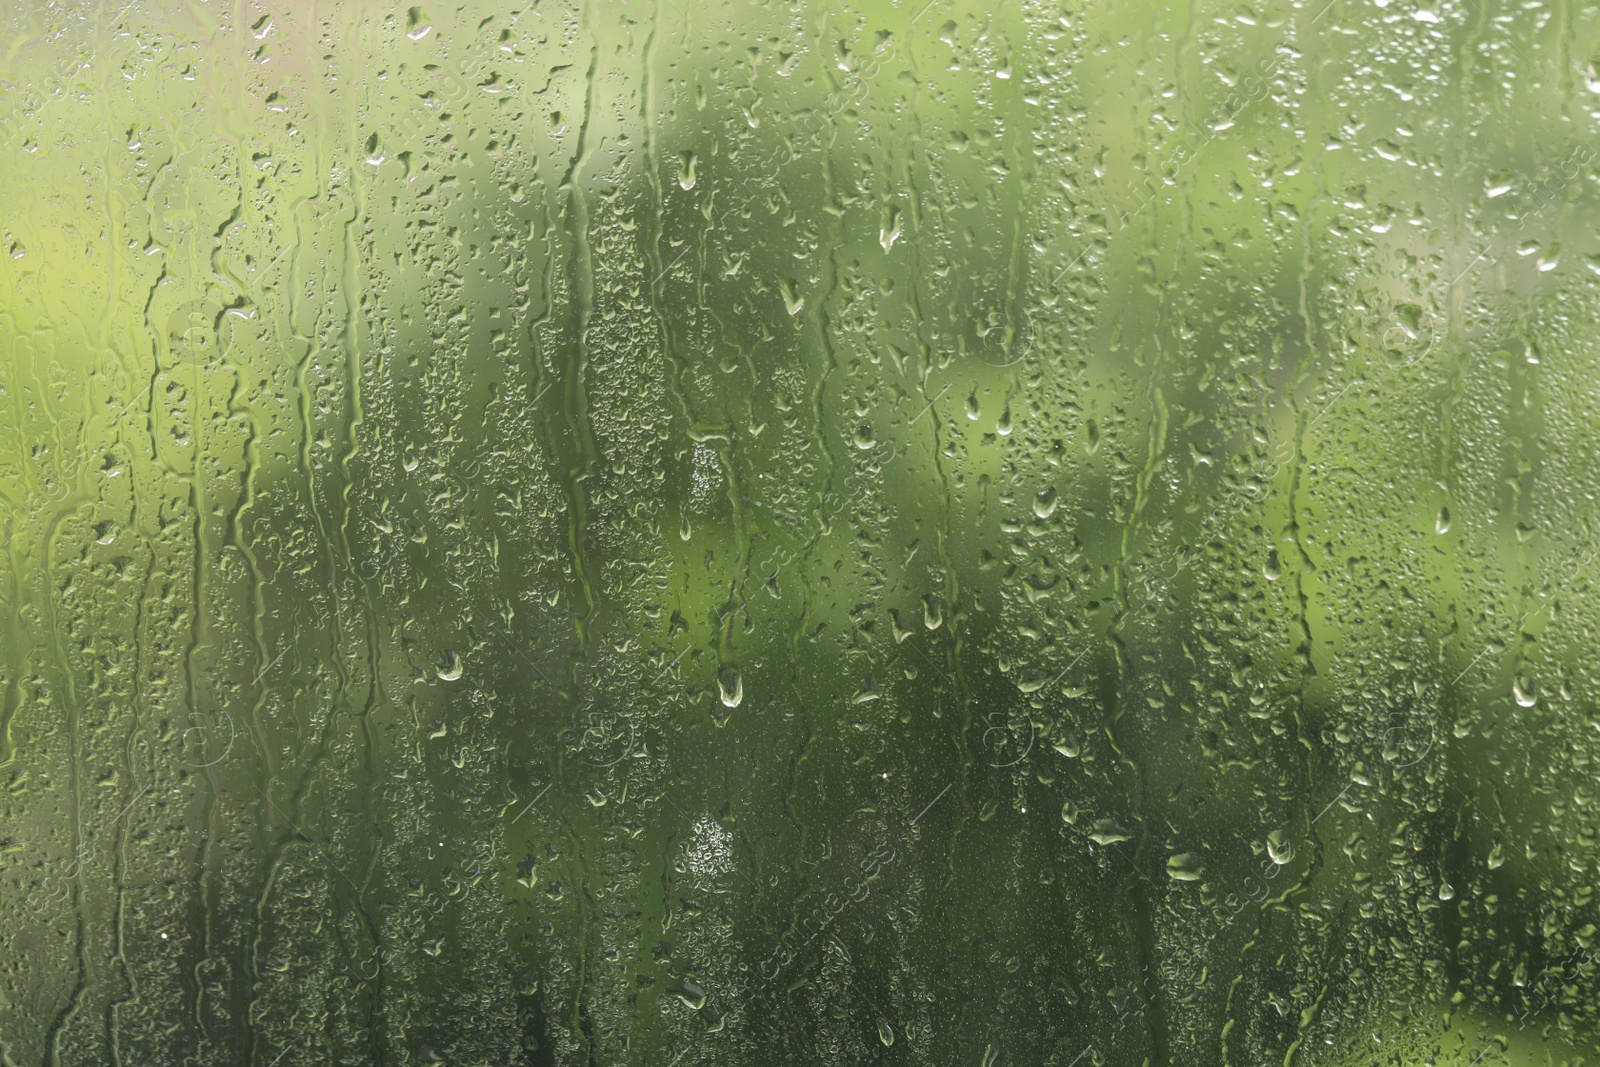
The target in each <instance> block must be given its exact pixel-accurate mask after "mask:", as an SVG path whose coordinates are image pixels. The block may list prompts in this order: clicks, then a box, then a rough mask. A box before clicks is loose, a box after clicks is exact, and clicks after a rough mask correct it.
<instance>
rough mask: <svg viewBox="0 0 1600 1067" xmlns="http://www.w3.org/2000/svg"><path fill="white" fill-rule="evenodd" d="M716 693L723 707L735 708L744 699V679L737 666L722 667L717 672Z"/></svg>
mask: <svg viewBox="0 0 1600 1067" xmlns="http://www.w3.org/2000/svg"><path fill="white" fill-rule="evenodd" d="M717 695H718V696H719V697H721V698H722V703H723V706H724V707H729V708H736V707H738V706H739V702H740V701H741V700H743V699H744V679H743V678H741V677H740V676H739V668H738V667H724V668H722V670H721V671H719V672H718V673H717Z"/></svg>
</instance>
